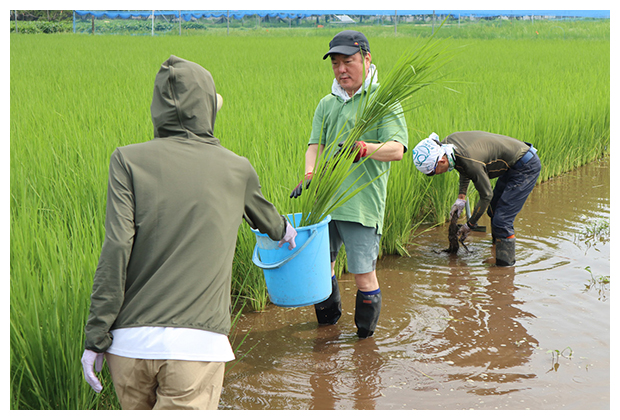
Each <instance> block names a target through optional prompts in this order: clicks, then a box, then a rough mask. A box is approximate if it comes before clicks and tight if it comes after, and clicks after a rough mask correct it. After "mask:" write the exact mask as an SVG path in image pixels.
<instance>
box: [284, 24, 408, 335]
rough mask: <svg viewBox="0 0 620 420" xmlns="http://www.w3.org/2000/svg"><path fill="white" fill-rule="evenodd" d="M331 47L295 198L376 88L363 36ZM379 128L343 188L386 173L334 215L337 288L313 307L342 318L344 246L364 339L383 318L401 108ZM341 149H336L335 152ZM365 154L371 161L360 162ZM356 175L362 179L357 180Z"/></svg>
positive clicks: (402, 136)
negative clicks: (381, 264) (387, 222)
mask: <svg viewBox="0 0 620 420" xmlns="http://www.w3.org/2000/svg"><path fill="white" fill-rule="evenodd" d="M329 47H330V50H329V51H328V52H327V53H326V54H325V55H324V56H323V59H324V60H325V59H326V58H327V57H330V58H331V63H332V70H333V72H334V81H333V83H332V92H331V93H330V94H329V95H327V96H325V97H324V98H323V99H321V101H320V102H319V104H318V106H317V108H316V111H315V114H314V119H313V121H312V133H311V135H310V140H309V141H308V149H307V150H306V155H305V174H306V176H305V181H304V182H302V183H300V184H299V185H298V186H297V187H296V188H295V189H294V190H293V192H292V193H291V197H298V196H299V195H300V194H302V191H303V190H304V188H307V186H308V184H309V182H311V180H312V173H313V170H314V166H315V162H316V160H317V156H318V155H320V154H321V153H323V152H324V151H325V149H326V147H329V145H330V144H332V143H333V142H334V141H336V138H337V135H338V133H339V132H341V130H342V132H347V131H348V130H350V129H351V128H352V127H353V126H354V124H355V119H356V111H357V110H358V105H359V101H360V98H361V93H362V91H363V90H364V89H365V90H367V91H369V92H370V93H371V94H372V92H373V91H374V89H376V87H377V86H378V85H377V83H378V82H377V71H376V68H375V66H374V64H372V57H371V54H370V46H369V43H368V39H367V38H366V37H365V36H364V34H362V33H361V32H357V31H351V30H346V31H342V32H340V33H339V34H337V35H336V36H335V37H334V38H333V39H332V41H331V42H330V43H329ZM362 85H363V88H362ZM377 126H378V127H379V128H377V129H375V130H371V131H369V132H367V133H366V134H364V135H363V136H362V137H361V138H360V140H359V141H357V142H356V143H355V146H354V148H353V150H350V151H349V152H351V153H355V154H356V155H357V156H356V159H355V163H354V165H356V168H355V170H354V171H353V173H352V174H351V175H350V176H349V177H348V178H347V179H346V180H345V182H344V184H343V186H342V189H346V188H348V187H349V186H350V185H351V184H353V183H356V185H362V184H364V183H367V182H369V181H371V180H372V179H374V178H376V177H377V176H379V175H381V174H383V175H382V176H381V177H379V178H378V179H376V180H375V181H374V182H373V183H372V184H370V185H369V186H367V187H366V188H365V189H363V190H362V191H361V192H359V193H358V194H356V195H355V196H354V197H353V198H351V199H350V200H349V201H348V202H347V203H345V204H344V205H343V206H341V207H340V208H338V209H337V210H335V211H334V212H333V213H332V214H331V218H332V220H331V222H330V224H329V234H330V251H331V262H332V290H333V291H332V295H331V296H330V297H329V298H328V299H327V300H326V301H325V302H321V303H318V304H316V305H315V310H316V315H317V320H318V322H319V324H327V325H329V324H335V323H336V322H337V321H338V319H339V318H340V315H341V301H340V292H339V289H338V282H337V280H336V277H335V275H334V262H335V261H336V257H337V255H338V251H339V250H340V248H341V246H342V245H343V244H344V246H345V251H346V253H347V265H348V269H349V271H350V272H351V273H353V274H354V275H355V284H356V286H357V289H358V292H357V298H356V307H355V324H356V326H357V328H358V330H357V334H358V336H359V337H360V338H366V337H370V336H371V335H372V334H373V332H374V330H375V328H376V325H377V321H378V319H379V313H380V309H381V290H380V288H379V282H378V280H377V275H376V271H375V267H376V262H377V257H378V255H379V242H380V239H381V233H382V229H383V217H384V211H385V197H386V189H387V182H388V176H389V168H390V162H391V161H398V160H401V159H402V157H403V153H405V151H406V150H407V140H408V136H407V125H406V122H405V118H404V116H403V115H402V109H401V108H398V109H395V110H394V112H393V113H392V114H391V115H388V116H387V117H386V118H385V119H384V121H382V122H381V123H379V124H377ZM343 140H344V139H339V140H338V141H339V142H340V141H343ZM335 149H338V148H335ZM332 150H333V149H332ZM340 151H341V150H340V149H338V150H336V153H338V152H340ZM366 156H368V157H369V159H365V160H362V161H360V159H362V158H364V157H366ZM384 172H385V173H384ZM358 177H359V178H360V179H359V180H358V181H356V180H357V179H358Z"/></svg>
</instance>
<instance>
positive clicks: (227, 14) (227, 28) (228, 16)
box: [226, 10, 230, 35]
mask: <svg viewBox="0 0 620 420" xmlns="http://www.w3.org/2000/svg"><path fill="white" fill-rule="evenodd" d="M229 33H230V10H227V11H226V35H228V34H229Z"/></svg>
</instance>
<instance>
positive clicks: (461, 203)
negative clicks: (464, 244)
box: [450, 198, 467, 219]
mask: <svg viewBox="0 0 620 420" xmlns="http://www.w3.org/2000/svg"><path fill="white" fill-rule="evenodd" d="M466 203H467V202H466V201H465V200H463V199H462V198H457V199H456V201H455V202H454V204H453V205H452V209H451V210H450V218H451V219H452V215H453V214H454V212H458V216H457V217H461V213H462V212H463V209H464V208H465V204H466Z"/></svg>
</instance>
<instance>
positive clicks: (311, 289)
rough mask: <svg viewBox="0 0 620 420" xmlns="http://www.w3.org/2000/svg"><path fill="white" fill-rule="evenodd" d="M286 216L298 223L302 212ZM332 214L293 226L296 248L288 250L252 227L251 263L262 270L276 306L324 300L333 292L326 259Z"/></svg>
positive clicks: (329, 266)
mask: <svg viewBox="0 0 620 420" xmlns="http://www.w3.org/2000/svg"><path fill="white" fill-rule="evenodd" d="M292 216H293V215H291V214H288V215H287V217H288V219H289V221H291V224H292V225H293V226H298V225H299V222H300V220H301V213H295V215H294V217H295V223H293V222H292ZM330 220H331V217H330V216H329V215H328V216H327V217H326V218H325V219H323V221H321V222H319V223H317V224H315V225H311V226H304V227H299V228H296V230H297V237H296V238H295V244H296V247H295V248H294V249H293V250H291V251H289V249H288V244H286V243H285V244H284V245H282V248H280V247H278V242H277V241H272V240H271V238H269V236H267V235H265V234H263V233H260V232H259V231H257V230H255V229H252V231H253V232H254V233H255V234H256V246H255V247H254V254H253V255H252V262H254V264H256V265H257V266H258V267H260V268H262V269H263V274H264V275H265V283H267V291H268V292H269V298H270V300H271V302H273V303H274V304H275V305H278V306H284V307H299V306H308V305H314V304H315V303H319V302H323V301H324V300H326V299H327V298H328V297H329V295H331V293H332V282H331V263H330V258H329V231H328V228H327V225H328V223H329V221H330Z"/></svg>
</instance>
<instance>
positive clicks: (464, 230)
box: [456, 223, 471, 242]
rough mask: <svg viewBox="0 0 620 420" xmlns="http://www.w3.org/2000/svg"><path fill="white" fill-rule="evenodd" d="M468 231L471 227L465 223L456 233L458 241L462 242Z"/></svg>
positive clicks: (469, 231)
mask: <svg viewBox="0 0 620 420" xmlns="http://www.w3.org/2000/svg"><path fill="white" fill-rule="evenodd" d="M470 233H471V229H470V227H469V225H468V224H467V223H465V224H464V225H463V226H461V228H460V229H459V231H458V232H457V234H456V235H457V236H458V237H459V241H461V242H463V241H464V240H465V239H467V237H468V236H469V234H470Z"/></svg>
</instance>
